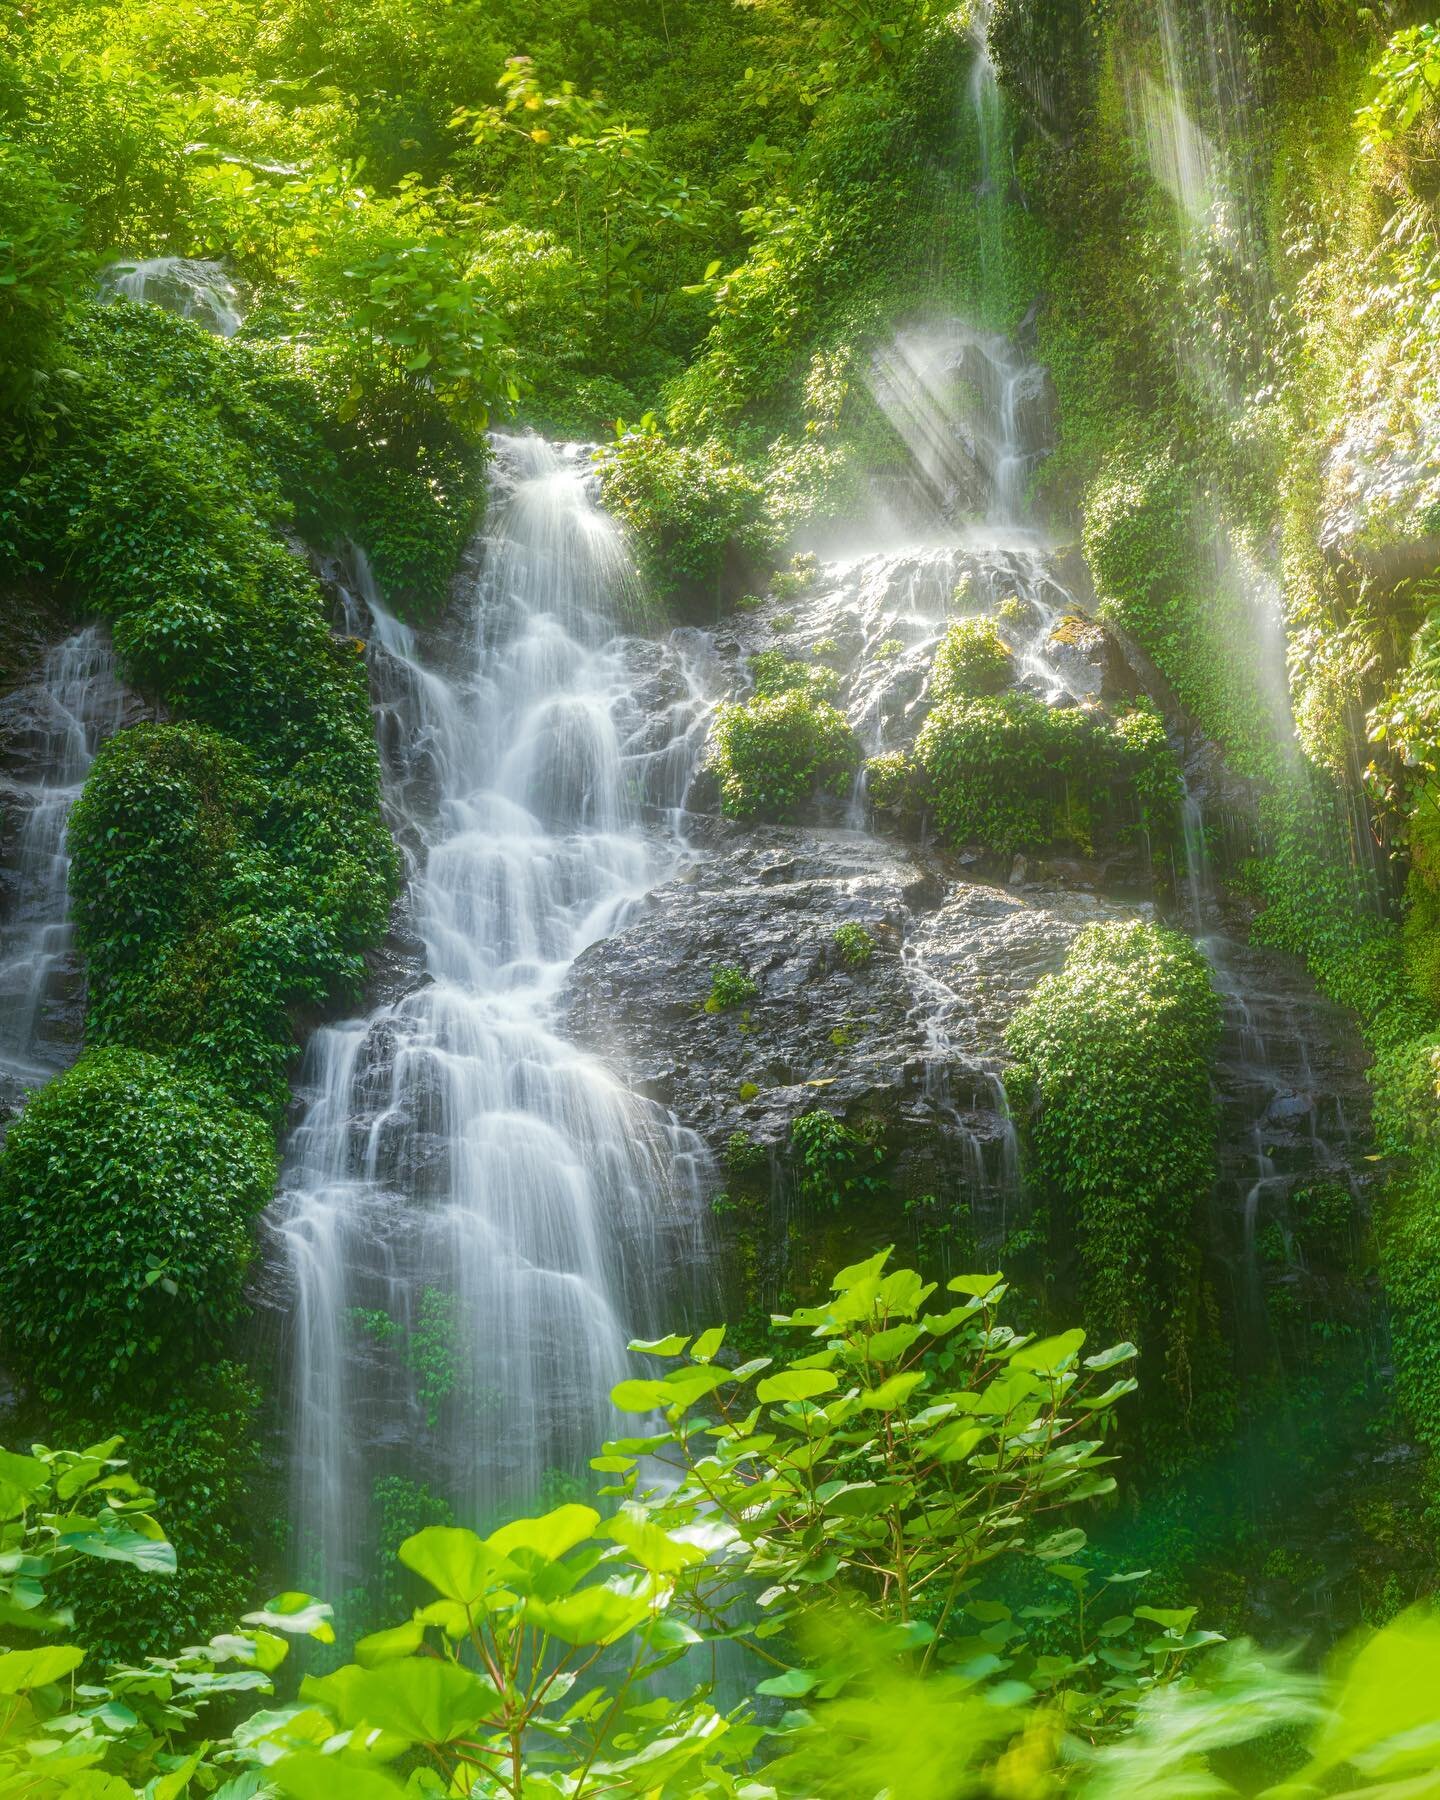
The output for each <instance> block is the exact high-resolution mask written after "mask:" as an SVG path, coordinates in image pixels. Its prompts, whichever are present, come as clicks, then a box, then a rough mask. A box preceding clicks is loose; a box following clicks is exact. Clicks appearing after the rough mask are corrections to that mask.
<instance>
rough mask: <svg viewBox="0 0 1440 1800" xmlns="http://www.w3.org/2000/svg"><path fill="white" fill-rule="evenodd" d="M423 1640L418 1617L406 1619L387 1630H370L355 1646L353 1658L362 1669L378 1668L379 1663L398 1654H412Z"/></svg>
mask: <svg viewBox="0 0 1440 1800" xmlns="http://www.w3.org/2000/svg"><path fill="white" fill-rule="evenodd" d="M424 1642H425V1626H424V1622H423V1621H422V1620H420V1619H407V1620H406V1621H405V1623H404V1624H403V1625H396V1626H393V1627H392V1628H391V1629H390V1630H389V1631H372V1632H371V1633H370V1635H369V1637H363V1638H361V1639H360V1641H359V1643H358V1644H356V1646H355V1660H356V1662H358V1663H359V1664H360V1666H361V1668H362V1669H378V1668H379V1666H380V1665H381V1663H387V1662H394V1661H395V1659H396V1657H399V1656H413V1655H414V1654H415V1652H416V1651H417V1650H418V1649H419V1648H420V1646H421V1645H422V1644H423V1643H424Z"/></svg>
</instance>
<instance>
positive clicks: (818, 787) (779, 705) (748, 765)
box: [712, 689, 860, 819]
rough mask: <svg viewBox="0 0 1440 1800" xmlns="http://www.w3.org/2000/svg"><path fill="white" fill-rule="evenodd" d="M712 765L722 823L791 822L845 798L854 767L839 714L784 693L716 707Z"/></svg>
mask: <svg viewBox="0 0 1440 1800" xmlns="http://www.w3.org/2000/svg"><path fill="white" fill-rule="evenodd" d="M712 758H713V762H714V766H715V769H716V772H717V773H718V775H719V778H720V796H721V804H722V806H723V808H724V810H725V814H726V817H727V818H732V819H752V818H767V819H777V818H796V817H800V816H802V815H803V814H804V813H806V812H807V811H809V810H810V809H811V808H812V807H813V806H814V804H815V803H816V801H817V800H819V799H820V798H822V797H825V796H830V797H832V798H833V797H837V796H840V795H843V794H844V793H846V792H847V791H848V789H849V787H850V783H851V781H852V780H853V778H854V775H855V772H856V770H857V769H858V767H859V763H860V752H859V747H858V745H857V743H856V740H855V734H854V732H853V731H851V729H850V726H849V724H848V723H847V721H846V719H845V716H844V714H843V713H840V712H837V711H836V709H835V708H834V707H833V706H830V705H828V704H827V703H826V702H825V701H823V700H816V699H814V698H813V697H812V696H811V694H810V693H808V692H802V691H800V690H798V689H789V690H787V691H785V692H783V693H779V694H773V695H770V696H768V697H761V698H760V699H757V700H752V701H750V702H748V703H746V704H745V705H729V706H722V707H721V708H720V710H719V712H718V714H717V716H716V720H715V730H714V737H713V749H712Z"/></svg>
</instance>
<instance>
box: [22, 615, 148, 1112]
mask: <svg viewBox="0 0 1440 1800" xmlns="http://www.w3.org/2000/svg"><path fill="white" fill-rule="evenodd" d="M124 710H125V693H124V690H123V689H122V687H121V686H120V683H119V681H118V679H117V677H116V674H115V661H114V655H113V652H112V650H111V647H110V639H109V637H108V635H107V634H106V633H105V632H104V631H103V630H102V628H101V627H99V626H98V625H90V626H87V627H85V629H84V630H82V631H77V632H75V633H74V635H73V636H71V637H68V638H66V639H65V640H64V641H63V642H62V643H60V644H57V645H56V646H55V647H54V649H52V650H51V651H50V652H49V653H48V654H47V656H46V657H45V660H44V662H43V664H42V665H41V668H40V671H39V674H38V676H37V678H36V680H34V681H33V682H31V683H29V684H27V685H26V686H25V687H22V688H19V689H17V690H16V691H15V692H14V693H12V694H10V695H8V696H6V698H5V700H4V701H3V702H0V741H3V745H4V749H5V753H6V758H7V761H9V762H10V763H11V764H12V766H13V769H14V773H13V774H12V776H11V777H10V778H9V780H8V781H7V782H6V784H5V785H6V786H7V788H8V793H6V794H5V796H4V800H5V804H6V810H7V811H10V810H11V809H13V812H14V813H15V814H17V815H18V817H19V821H20V822H19V825H18V828H17V829H16V830H15V832H14V835H13V837H10V838H9V841H8V843H7V846H6V864H7V867H6V871H5V874H6V885H7V887H8V888H9V890H10V893H11V895H12V900H11V904H10V905H9V907H8V908H7V910H6V913H5V917H4V922H3V924H0V1097H3V1098H5V1099H7V1100H10V1101H14V1100H16V1099H18V1098H19V1096H20V1094H21V1093H22V1092H23V1091H24V1090H25V1089H26V1088H28V1087H33V1086H38V1085H39V1083H41V1082H42V1081H45V1080H47V1079H48V1078H49V1077H50V1076H51V1075H53V1074H54V1073H55V1072H56V1070H57V1069H60V1068H63V1067H64V1065H65V1064H66V1063H67V1062H68V1061H69V1060H70V1058H71V1057H72V1056H73V1055H74V1054H75V1052H76V1050H77V1049H78V1047H79V1045H78V1025H79V1017H78V1014H79V985H80V983H79V974H78V971H77V970H76V969H75V967H74V959H73V957H72V954H71V939H72V932H71V928H70V924H69V920H68V916H67V915H68V911H69V875H70V857H69V854H68V851H67V849H66V842H65V832H66V823H67V821H68V819H69V816H70V808H71V807H72V806H73V805H74V803H75V801H76V800H77V799H78V798H79V794H80V790H81V788H82V787H83V786H84V784H85V777H86V775H87V774H88V773H89V771H90V764H91V763H92V762H93V761H94V758H95V752H96V750H97V749H98V748H99V746H100V744H101V743H102V742H103V741H104V740H105V739H106V738H107V737H109V736H110V735H111V733H112V732H114V731H116V730H117V729H118V728H119V725H120V723H121V719H122V716H123V714H124ZM7 836H8V834H7ZM67 1014H68V1017H67V1016H66V1015H67Z"/></svg>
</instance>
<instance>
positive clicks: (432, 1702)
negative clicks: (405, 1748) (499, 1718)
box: [300, 1656, 500, 1744]
mask: <svg viewBox="0 0 1440 1800" xmlns="http://www.w3.org/2000/svg"><path fill="white" fill-rule="evenodd" d="M300 1697H301V1699H302V1700H309V1701H313V1702H315V1703H317V1704H318V1705H321V1706H325V1707H328V1708H329V1709H330V1711H331V1712H333V1713H334V1714H335V1717H336V1718H337V1719H338V1720H339V1721H340V1723H341V1724H342V1725H345V1726H349V1727H351V1728H354V1727H356V1726H360V1725H364V1726H368V1727H369V1728H370V1729H371V1730H375V1731H386V1732H390V1733H392V1734H393V1735H394V1736H396V1737H401V1738H404V1739H405V1740H406V1742H407V1743H411V1744H448V1743H449V1742H450V1740H451V1739H452V1738H457V1737H464V1736H465V1735H466V1733H467V1732H471V1731H473V1730H474V1729H475V1727H476V1726H477V1725H481V1724H483V1723H484V1721H485V1720H487V1719H489V1718H490V1717H492V1716H493V1714H494V1713H495V1711H496V1709H497V1707H498V1706H499V1702H500V1696H499V1695H498V1694H497V1693H496V1691H495V1688H494V1687H493V1685H492V1684H491V1683H490V1682H488V1681H486V1680H485V1679H484V1677H483V1676H480V1675H476V1674H473V1673H472V1672H471V1671H470V1670H469V1669H462V1668H461V1667H460V1665H459V1664H458V1663H453V1662H448V1661H445V1660H443V1659H442V1658H440V1657H437V1656H408V1657H404V1658H402V1659H401V1660H400V1661H397V1662H388V1663H385V1664H383V1665H381V1666H380V1667H378V1668H370V1669H365V1668H361V1667H360V1666H359V1664H358V1663H347V1664H346V1665H345V1667H344V1668H342V1669H336V1670H335V1672H334V1674H332V1675H311V1676H308V1677H307V1678H306V1680H305V1681H304V1683H303V1684H302V1685H301V1689H300Z"/></svg>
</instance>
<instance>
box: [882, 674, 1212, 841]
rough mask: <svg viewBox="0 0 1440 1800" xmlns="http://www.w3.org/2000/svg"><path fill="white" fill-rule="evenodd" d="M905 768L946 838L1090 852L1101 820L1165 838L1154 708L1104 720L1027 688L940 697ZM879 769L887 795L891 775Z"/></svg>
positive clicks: (1172, 788) (1167, 792) (1168, 824)
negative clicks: (916, 778) (915, 777)
mask: <svg viewBox="0 0 1440 1800" xmlns="http://www.w3.org/2000/svg"><path fill="white" fill-rule="evenodd" d="M913 768H914V770H915V771H916V772H918V774H919V775H920V776H921V777H923V792H924V796H925V798H926V800H927V801H928V804H929V806H930V808H931V809H932V811H933V813H934V815H935V819H936V822H937V823H938V825H939V827H940V830H941V832H942V833H943V834H944V836H945V837H946V838H947V839H948V840H949V841H950V842H951V843H953V844H967V843H974V844H980V845H983V846H984V848H986V849H987V850H991V851H993V852H995V853H997V854H1003V855H1008V854H1010V853H1011V852H1012V851H1015V850H1022V849H1036V848H1040V847H1042V846H1044V845H1047V844H1054V843H1064V844H1070V845H1073V846H1074V847H1075V848H1077V849H1079V850H1082V851H1084V852H1087V853H1088V852H1090V851H1092V850H1093V849H1094V847H1095V841H1096V837H1097V835H1098V834H1099V833H1100V831H1101V830H1102V828H1106V829H1109V830H1111V831H1113V832H1114V834H1115V835H1117V836H1121V837H1123V836H1125V835H1128V834H1130V833H1133V832H1134V831H1136V830H1143V831H1147V832H1149V833H1150V835H1151V839H1152V843H1155V842H1164V841H1167V840H1168V838H1169V836H1170V834H1171V833H1172V832H1173V830H1174V824H1175V817H1176V813H1177V809H1178V805H1179V798H1180V778H1179V774H1178V771H1177V770H1176V768H1175V763H1174V758H1173V757H1172V756H1171V754H1170V751H1169V747H1168V745H1167V744H1166V741H1165V732H1164V728H1163V726H1162V724H1161V722H1160V719H1159V717H1158V716H1157V715H1156V714H1155V713H1154V712H1152V711H1150V710H1149V709H1147V708H1137V709H1135V711H1134V712H1132V713H1129V714H1126V715H1124V716H1123V717H1122V718H1121V719H1120V720H1119V721H1115V722H1112V721H1111V720H1109V719H1108V718H1106V717H1105V716H1104V715H1103V714H1100V713H1096V712H1091V711H1088V710H1085V709H1082V708H1078V707H1070V708H1064V709H1059V708H1053V707H1048V706H1046V705H1044V703H1043V702H1041V701H1039V700H1036V699H1033V698H1032V697H1031V696H1030V695H1028V694H1004V695H999V696H991V697H986V698H980V699H968V700H967V699H956V700H946V701H942V703H941V704H940V705H939V706H937V707H936V708H935V710H934V711H933V712H932V713H931V714H930V716H929V718H928V719H927V720H926V721H925V724H924V726H923V728H922V729H921V732H920V736H919V737H918V739H917V740H916V744H915V756H914V763H913ZM880 775H881V782H880V786H881V791H882V792H886V791H887V790H888V789H890V788H892V787H893V785H894V782H893V776H892V771H890V770H889V769H885V770H882V771H880ZM880 803H881V804H885V803H886V802H884V801H882V802H880Z"/></svg>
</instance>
